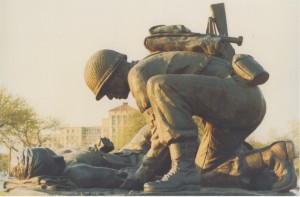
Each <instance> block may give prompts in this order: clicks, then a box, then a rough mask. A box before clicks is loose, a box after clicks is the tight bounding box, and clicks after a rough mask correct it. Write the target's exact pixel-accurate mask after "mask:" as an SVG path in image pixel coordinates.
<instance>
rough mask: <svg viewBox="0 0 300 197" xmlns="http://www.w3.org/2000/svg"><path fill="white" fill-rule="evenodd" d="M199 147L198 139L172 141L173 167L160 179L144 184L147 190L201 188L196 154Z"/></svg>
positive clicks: (170, 148)
mask: <svg viewBox="0 0 300 197" xmlns="http://www.w3.org/2000/svg"><path fill="white" fill-rule="evenodd" d="M197 148H198V143H197V141H196V140H186V141H184V142H176V143H172V144H170V146H169V150H170V155H171V160H172V167H171V169H170V171H169V172H168V173H167V174H166V175H164V176H163V178H162V179H161V180H159V181H155V182H148V183H146V184H144V191H145V192H172V191H180V190H186V189H189V190H191V189H192V190H199V189H200V171H198V170H197V169H196V165H195V156H196V151H197Z"/></svg>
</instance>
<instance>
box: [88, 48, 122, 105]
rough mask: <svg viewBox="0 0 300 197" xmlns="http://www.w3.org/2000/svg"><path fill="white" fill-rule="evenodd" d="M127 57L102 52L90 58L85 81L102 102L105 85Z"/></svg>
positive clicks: (111, 52) (109, 51)
mask: <svg viewBox="0 0 300 197" xmlns="http://www.w3.org/2000/svg"><path fill="white" fill-rule="evenodd" d="M123 59H125V60H126V59H127V56H126V55H124V54H121V53H118V52H116V51H113V50H108V49H105V50H100V51H97V52H96V53H95V54H94V55H92V56H91V57H90V59H89V60H88V62H87V63H86V66H85V71H84V79H85V82H86V84H87V86H88V87H89V88H90V89H91V90H92V92H93V93H94V94H95V96H96V100H100V99H101V98H102V97H103V96H104V94H103V93H102V94H101V93H100V91H101V89H102V88H103V85H104V83H105V82H106V81H107V80H108V79H109V77H110V76H111V75H112V73H113V72H114V71H115V70H116V68H117V67H118V65H119V63H120V62H121V61H122V60H123Z"/></svg>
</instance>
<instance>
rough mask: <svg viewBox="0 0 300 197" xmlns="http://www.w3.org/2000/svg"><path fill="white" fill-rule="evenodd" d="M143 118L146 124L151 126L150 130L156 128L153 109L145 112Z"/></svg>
mask: <svg viewBox="0 0 300 197" xmlns="http://www.w3.org/2000/svg"><path fill="white" fill-rule="evenodd" d="M143 116H144V118H145V120H146V123H147V124H148V125H149V126H150V129H152V128H154V127H156V121H155V116H154V114H153V110H152V107H150V108H149V109H147V110H146V111H144V112H143Z"/></svg>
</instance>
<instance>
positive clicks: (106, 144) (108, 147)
mask: <svg viewBox="0 0 300 197" xmlns="http://www.w3.org/2000/svg"><path fill="white" fill-rule="evenodd" d="M114 148H115V146H114V144H113V143H112V142H111V141H110V139H108V138H106V137H104V138H100V140H99V142H98V143H97V149H98V150H100V151H102V152H104V153H109V152H110V151H112V150H114Z"/></svg>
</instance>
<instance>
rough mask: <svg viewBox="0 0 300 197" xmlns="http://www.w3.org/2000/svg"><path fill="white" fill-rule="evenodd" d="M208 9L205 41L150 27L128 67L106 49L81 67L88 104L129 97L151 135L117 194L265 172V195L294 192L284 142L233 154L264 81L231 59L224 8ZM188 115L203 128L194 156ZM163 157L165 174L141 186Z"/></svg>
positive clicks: (259, 72)
mask: <svg viewBox="0 0 300 197" xmlns="http://www.w3.org/2000/svg"><path fill="white" fill-rule="evenodd" d="M211 9H212V11H213V17H210V18H209V21H208V26H207V32H206V34H205V35H203V34H199V33H193V32H191V31H190V30H189V29H188V28H186V27H184V26H183V25H174V26H164V25H160V26H154V27H152V28H151V29H150V30H149V31H150V34H151V35H150V36H148V37H147V38H146V39H145V42H144V44H145V47H146V48H147V49H149V50H150V52H152V53H151V54H150V55H149V56H147V57H145V58H144V59H142V60H141V61H139V62H134V63H129V62H127V61H126V60H127V56H126V55H124V54H121V53H118V52H116V51H113V50H107V49H106V50H100V51H98V52H96V53H95V54H94V55H93V56H92V57H91V58H90V59H89V61H88V62H87V64H86V68H85V81H86V83H87V85H88V87H89V88H90V89H91V90H92V91H93V93H94V94H95V96H96V100H100V99H101V98H102V97H103V96H105V95H106V96H107V97H108V98H109V99H113V98H116V99H125V98H127V97H128V94H129V92H130V91H131V93H132V95H133V97H134V98H135V100H136V103H137V106H138V107H139V109H140V111H141V112H142V113H143V114H144V116H145V118H146V120H147V123H148V124H149V126H150V127H151V130H152V137H151V147H150V149H149V151H148V152H147V154H146V155H145V157H144V160H143V163H142V165H141V166H140V167H139V169H138V170H137V171H136V173H134V174H131V175H129V176H128V177H127V179H126V180H125V182H124V183H123V184H122V186H121V187H123V188H130V189H131V188H141V186H142V184H143V183H145V184H144V191H150V192H152V191H154V192H156V191H176V190H183V189H186V188H189V189H192V188H195V189H197V188H199V185H200V182H201V179H200V173H199V170H198V169H197V167H198V168H199V169H200V170H201V171H202V177H204V176H205V174H206V173H207V172H214V173H210V175H211V176H212V177H214V176H215V177H216V175H217V174H218V175H220V174H225V175H232V174H236V175H237V176H236V177H239V179H240V180H239V182H240V183H241V184H246V185H247V181H248V180H246V179H245V176H246V175H247V174H251V172H253V171H256V170H262V169H264V168H265V167H266V166H267V167H268V168H271V169H274V172H275V174H276V177H278V180H277V182H275V183H274V184H273V190H275V191H286V190H289V189H291V188H294V187H295V185H296V181H297V180H296V175H295V170H294V166H293V162H292V161H293V159H294V158H295V153H294V150H293V143H292V142H290V141H287V142H278V143H274V144H272V145H271V146H269V147H266V148H264V149H261V150H255V151H252V152H248V153H246V154H240V155H236V151H237V150H238V148H239V147H240V146H241V145H242V143H243V142H244V140H245V139H246V137H247V136H249V135H250V134H251V133H252V132H253V131H254V130H255V129H256V128H257V126H258V125H259V124H260V123H261V121H262V120H263V118H264V115H265V112H266V103H265V100H264V97H263V95H262V93H261V91H260V89H259V87H258V85H261V84H263V83H265V82H266V81H267V80H268V78H269V74H268V73H267V72H266V71H265V70H264V69H263V67H262V66H261V65H260V64H259V63H258V62H257V61H256V60H255V59H254V58H253V57H251V56H249V55H245V54H235V51H234V49H233V48H232V46H231V45H230V44H229V43H230V42H233V43H237V44H238V45H241V44H242V41H243V39H242V37H239V38H232V37H228V30H227V22H226V14H225V7H224V4H214V5H212V6H211ZM217 32H219V34H217ZM192 116H198V117H200V118H202V119H203V123H204V126H205V135H204V136H203V138H202V139H201V145H200V147H199V149H198V144H197V127H196V125H195V123H194V121H193V119H192ZM167 154H170V156H171V160H172V167H171V169H170V170H169V172H168V173H167V174H165V176H164V177H163V178H162V179H161V180H159V181H155V182H149V181H150V180H151V178H152V177H153V176H154V175H155V174H156V171H157V170H158V169H159V168H160V167H161V166H163V163H162V161H164V159H162V158H165V157H166V155H167ZM196 155H197V156H196ZM195 158H196V162H195ZM196 166H197V167H196ZM237 166H238V167H237ZM224 167H225V168H226V169H227V170H224ZM234 170H235V172H233V171H234ZM202 182H203V181H202Z"/></svg>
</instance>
